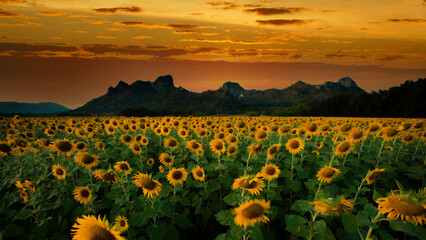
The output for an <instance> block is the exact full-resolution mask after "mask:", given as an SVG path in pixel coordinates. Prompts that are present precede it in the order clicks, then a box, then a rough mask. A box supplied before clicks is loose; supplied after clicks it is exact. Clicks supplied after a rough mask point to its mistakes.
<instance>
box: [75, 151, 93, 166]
mask: <svg viewBox="0 0 426 240" xmlns="http://www.w3.org/2000/svg"><path fill="white" fill-rule="evenodd" d="M74 162H76V163H78V165H80V166H82V167H85V168H86V169H89V168H91V167H93V166H96V165H98V163H99V157H98V156H93V155H90V154H89V153H85V152H79V153H77V155H76V157H75V158H74Z"/></svg>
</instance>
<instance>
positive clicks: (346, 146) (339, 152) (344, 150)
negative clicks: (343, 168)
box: [334, 141, 354, 156]
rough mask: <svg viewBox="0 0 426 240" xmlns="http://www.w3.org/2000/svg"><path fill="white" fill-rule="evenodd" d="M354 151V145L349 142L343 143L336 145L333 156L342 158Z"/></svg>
mask: <svg viewBox="0 0 426 240" xmlns="http://www.w3.org/2000/svg"><path fill="white" fill-rule="evenodd" d="M353 149H354V145H353V143H352V142H351V141H343V142H341V143H339V145H337V147H336V150H335V152H334V154H335V155H336V156H344V155H347V154H348V153H350V152H351V151H352V150H353Z"/></svg>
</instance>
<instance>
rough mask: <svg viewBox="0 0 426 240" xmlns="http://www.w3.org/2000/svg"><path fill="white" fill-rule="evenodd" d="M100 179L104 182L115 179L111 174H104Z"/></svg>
mask: <svg viewBox="0 0 426 240" xmlns="http://www.w3.org/2000/svg"><path fill="white" fill-rule="evenodd" d="M102 179H104V180H105V181H114V180H115V177H114V175H112V174H111V173H105V174H104V176H103V177H102Z"/></svg>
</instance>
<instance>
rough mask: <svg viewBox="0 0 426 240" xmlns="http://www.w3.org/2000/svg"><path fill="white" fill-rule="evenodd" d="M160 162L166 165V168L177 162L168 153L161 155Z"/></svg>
mask: <svg viewBox="0 0 426 240" xmlns="http://www.w3.org/2000/svg"><path fill="white" fill-rule="evenodd" d="M159 159H160V162H161V163H162V164H164V166H171V165H173V163H174V162H175V159H174V158H172V157H170V156H169V154H167V153H162V154H160V157H159Z"/></svg>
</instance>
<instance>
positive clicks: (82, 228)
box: [71, 215, 125, 240]
mask: <svg viewBox="0 0 426 240" xmlns="http://www.w3.org/2000/svg"><path fill="white" fill-rule="evenodd" d="M76 221H77V223H75V224H74V225H73V226H72V227H73V229H71V235H73V238H72V239H73V240H98V239H99V240H100V239H108V240H125V238H123V237H121V236H120V232H119V231H117V229H116V228H115V227H114V226H113V227H110V226H109V223H108V220H105V219H104V220H102V219H101V218H100V217H98V218H96V217H95V216H93V215H88V216H83V217H82V218H77V220H76Z"/></svg>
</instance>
